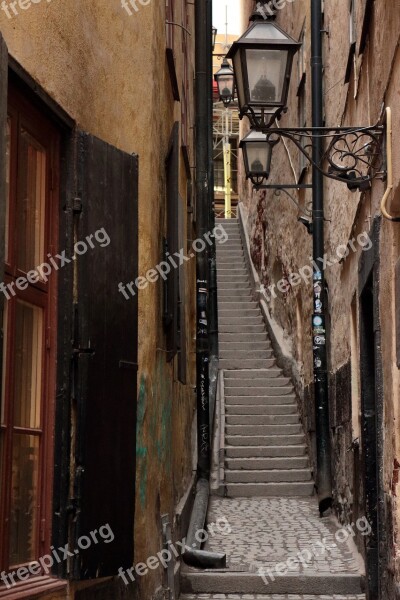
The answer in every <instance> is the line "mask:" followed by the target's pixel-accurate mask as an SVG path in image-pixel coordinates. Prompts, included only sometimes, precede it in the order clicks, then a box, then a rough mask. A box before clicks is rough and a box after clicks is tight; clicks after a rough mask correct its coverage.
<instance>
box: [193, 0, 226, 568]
mask: <svg viewBox="0 0 400 600" xmlns="http://www.w3.org/2000/svg"><path fill="white" fill-rule="evenodd" d="M211 15H212V0H196V2H195V21H196V23H195V31H196V89H195V105H196V228H197V238H201V239H204V237H203V236H204V235H205V234H206V233H207V231H208V227H209V221H210V207H209V202H210V195H209V194H210V185H211V182H212V178H211V177H210V157H209V154H210V145H209V127H208V126H207V119H209V117H210V97H209V91H208V90H209V85H210V82H211V75H210V60H211V56H210V55H211V52H212V51H211V27H212V20H211ZM196 256H197V263H196V294H197V295H196V303H197V306H196V309H197V317H196V327H197V329H196V367H197V380H196V385H197V444H198V447H197V457H198V459H197V460H198V463H197V465H198V466H197V474H198V481H197V488H196V497H195V501H194V505H193V510H192V515H191V519H190V525H189V530H188V534H187V539H186V546H185V553H184V554H183V559H184V561H185V563H186V564H188V565H191V566H195V567H202V568H221V567H225V566H226V555H225V554H222V553H216V552H206V551H204V550H201V541H199V539H200V540H201V539H202V538H201V537H200V536H199V535H198V533H199V532H201V531H202V530H203V529H204V525H205V522H206V517H207V508H208V497H209V490H210V483H209V478H210V468H211V427H212V419H210V385H209V384H210V381H209V379H210V378H209V359H210V351H209V326H208V316H209V298H208V293H209V265H208V251H207V248H205V249H204V250H203V251H202V252H198V253H197V255H196Z"/></svg>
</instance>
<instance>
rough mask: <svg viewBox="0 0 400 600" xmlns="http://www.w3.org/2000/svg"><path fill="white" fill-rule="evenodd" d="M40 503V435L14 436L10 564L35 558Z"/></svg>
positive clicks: (18, 563) (18, 434)
mask: <svg viewBox="0 0 400 600" xmlns="http://www.w3.org/2000/svg"><path fill="white" fill-rule="evenodd" d="M38 506H39V438H38V437H36V436H33V435H28V434H20V433H16V434H14V435H13V453H12V483H11V514H10V565H11V566H15V565H21V564H24V563H27V562H30V561H32V560H34V559H35V558H37V557H36V548H37V535H38V533H37V515H38V510H37V509H38Z"/></svg>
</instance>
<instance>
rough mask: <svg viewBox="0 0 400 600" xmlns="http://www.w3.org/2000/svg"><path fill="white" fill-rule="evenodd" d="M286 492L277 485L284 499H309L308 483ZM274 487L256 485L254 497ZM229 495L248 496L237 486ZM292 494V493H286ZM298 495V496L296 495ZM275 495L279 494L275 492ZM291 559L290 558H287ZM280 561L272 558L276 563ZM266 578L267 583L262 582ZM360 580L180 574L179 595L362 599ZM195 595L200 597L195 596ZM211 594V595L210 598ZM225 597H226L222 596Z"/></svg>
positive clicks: (193, 599) (356, 576)
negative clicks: (281, 490) (298, 497)
mask: <svg viewBox="0 0 400 600" xmlns="http://www.w3.org/2000/svg"><path fill="white" fill-rule="evenodd" d="M287 485H290V489H286V488H284V487H283V486H285V484H280V486H281V489H284V490H285V493H283V494H281V495H284V496H288V495H289V496H290V495H294V496H311V495H312V491H311V493H306V492H308V490H309V489H310V484H287ZM271 486H272V490H274V489H275V488H277V487H278V484H269V485H268V484H259V487H257V488H256V491H257V494H255V495H258V496H260V495H263V494H260V493H259V492H260V491H262V490H263V489H265V491H266V492H267V493H266V494H265V495H266V496H271V495H274V494H273V493H271V492H270V490H271ZM229 489H230V490H231V492H232V494H229V495H232V496H235V497H237V496H239V495H240V494H238V493H237V492H238V491H239V492H240V491H241V490H242V489H244V491H245V493H244V496H249V495H251V493H249V491H246V487H245V486H243V485H241V484H236V485H235V484H231V485H230V486H229ZM291 491H293V492H294V493H293V494H292V493H289V492H291ZM297 492H299V493H297ZM276 495H280V492H279V490H278V493H277V494H276ZM289 556H291V555H289ZM278 560H280V558H279V557H277V559H276V563H275V564H277V562H278ZM265 578H267V579H266V580H267V584H268V587H267V584H266V583H265ZM362 583H363V582H362V578H361V576H360V573H338V574H332V573H330V572H328V573H326V572H320V573H316V572H315V571H312V572H311V571H307V569H305V572H304V573H303V574H302V575H300V574H299V573H296V572H295V573H290V572H288V573H286V574H285V575H278V574H277V571H276V570H275V569H273V572H272V577H271V576H269V575H268V572H267V573H266V574H265V577H264V578H263V577H261V576H260V573H258V572H257V570H255V571H254V572H248V571H247V572H243V571H232V570H227V571H215V570H209V571H208V570H205V571H204V570H203V571H184V572H183V573H182V579H181V592H182V594H188V596H185V595H184V596H183V598H181V600H200V598H201V599H203V598H204V599H206V598H208V599H209V600H217V598H218V599H219V598H221V599H226V600H228V598H232V600H233V599H234V598H235V599H237V600H245V599H250V598H254V599H255V598H257V600H275V599H276V600H300V599H301V598H304V600H306V599H307V600H361V599H362V598H363V599H364V600H365V597H364V596H363V595H362V589H363V588H364V587H365V586H364V585H362ZM197 594H200V595H199V596H197ZM214 594H215V596H214ZM225 594H226V596H225Z"/></svg>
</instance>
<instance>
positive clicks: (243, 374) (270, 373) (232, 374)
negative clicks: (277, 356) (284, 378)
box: [225, 334, 282, 381]
mask: <svg viewBox="0 0 400 600" xmlns="http://www.w3.org/2000/svg"><path fill="white" fill-rule="evenodd" d="M225 335H231V334H225ZM242 335H243V334H242ZM249 337H253V336H249ZM280 375H282V371H281V370H280V369H245V370H243V369H238V370H237V371H229V372H227V373H225V379H226V380H227V381H230V380H231V379H242V378H244V379H246V378H251V379H264V378H268V379H269V378H270V377H279V376H280Z"/></svg>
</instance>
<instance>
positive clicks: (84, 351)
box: [72, 348, 95, 356]
mask: <svg viewBox="0 0 400 600" xmlns="http://www.w3.org/2000/svg"><path fill="white" fill-rule="evenodd" d="M94 352H95V351H94V348H74V349H73V351H72V353H73V355H74V356H79V355H80V354H94Z"/></svg>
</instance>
